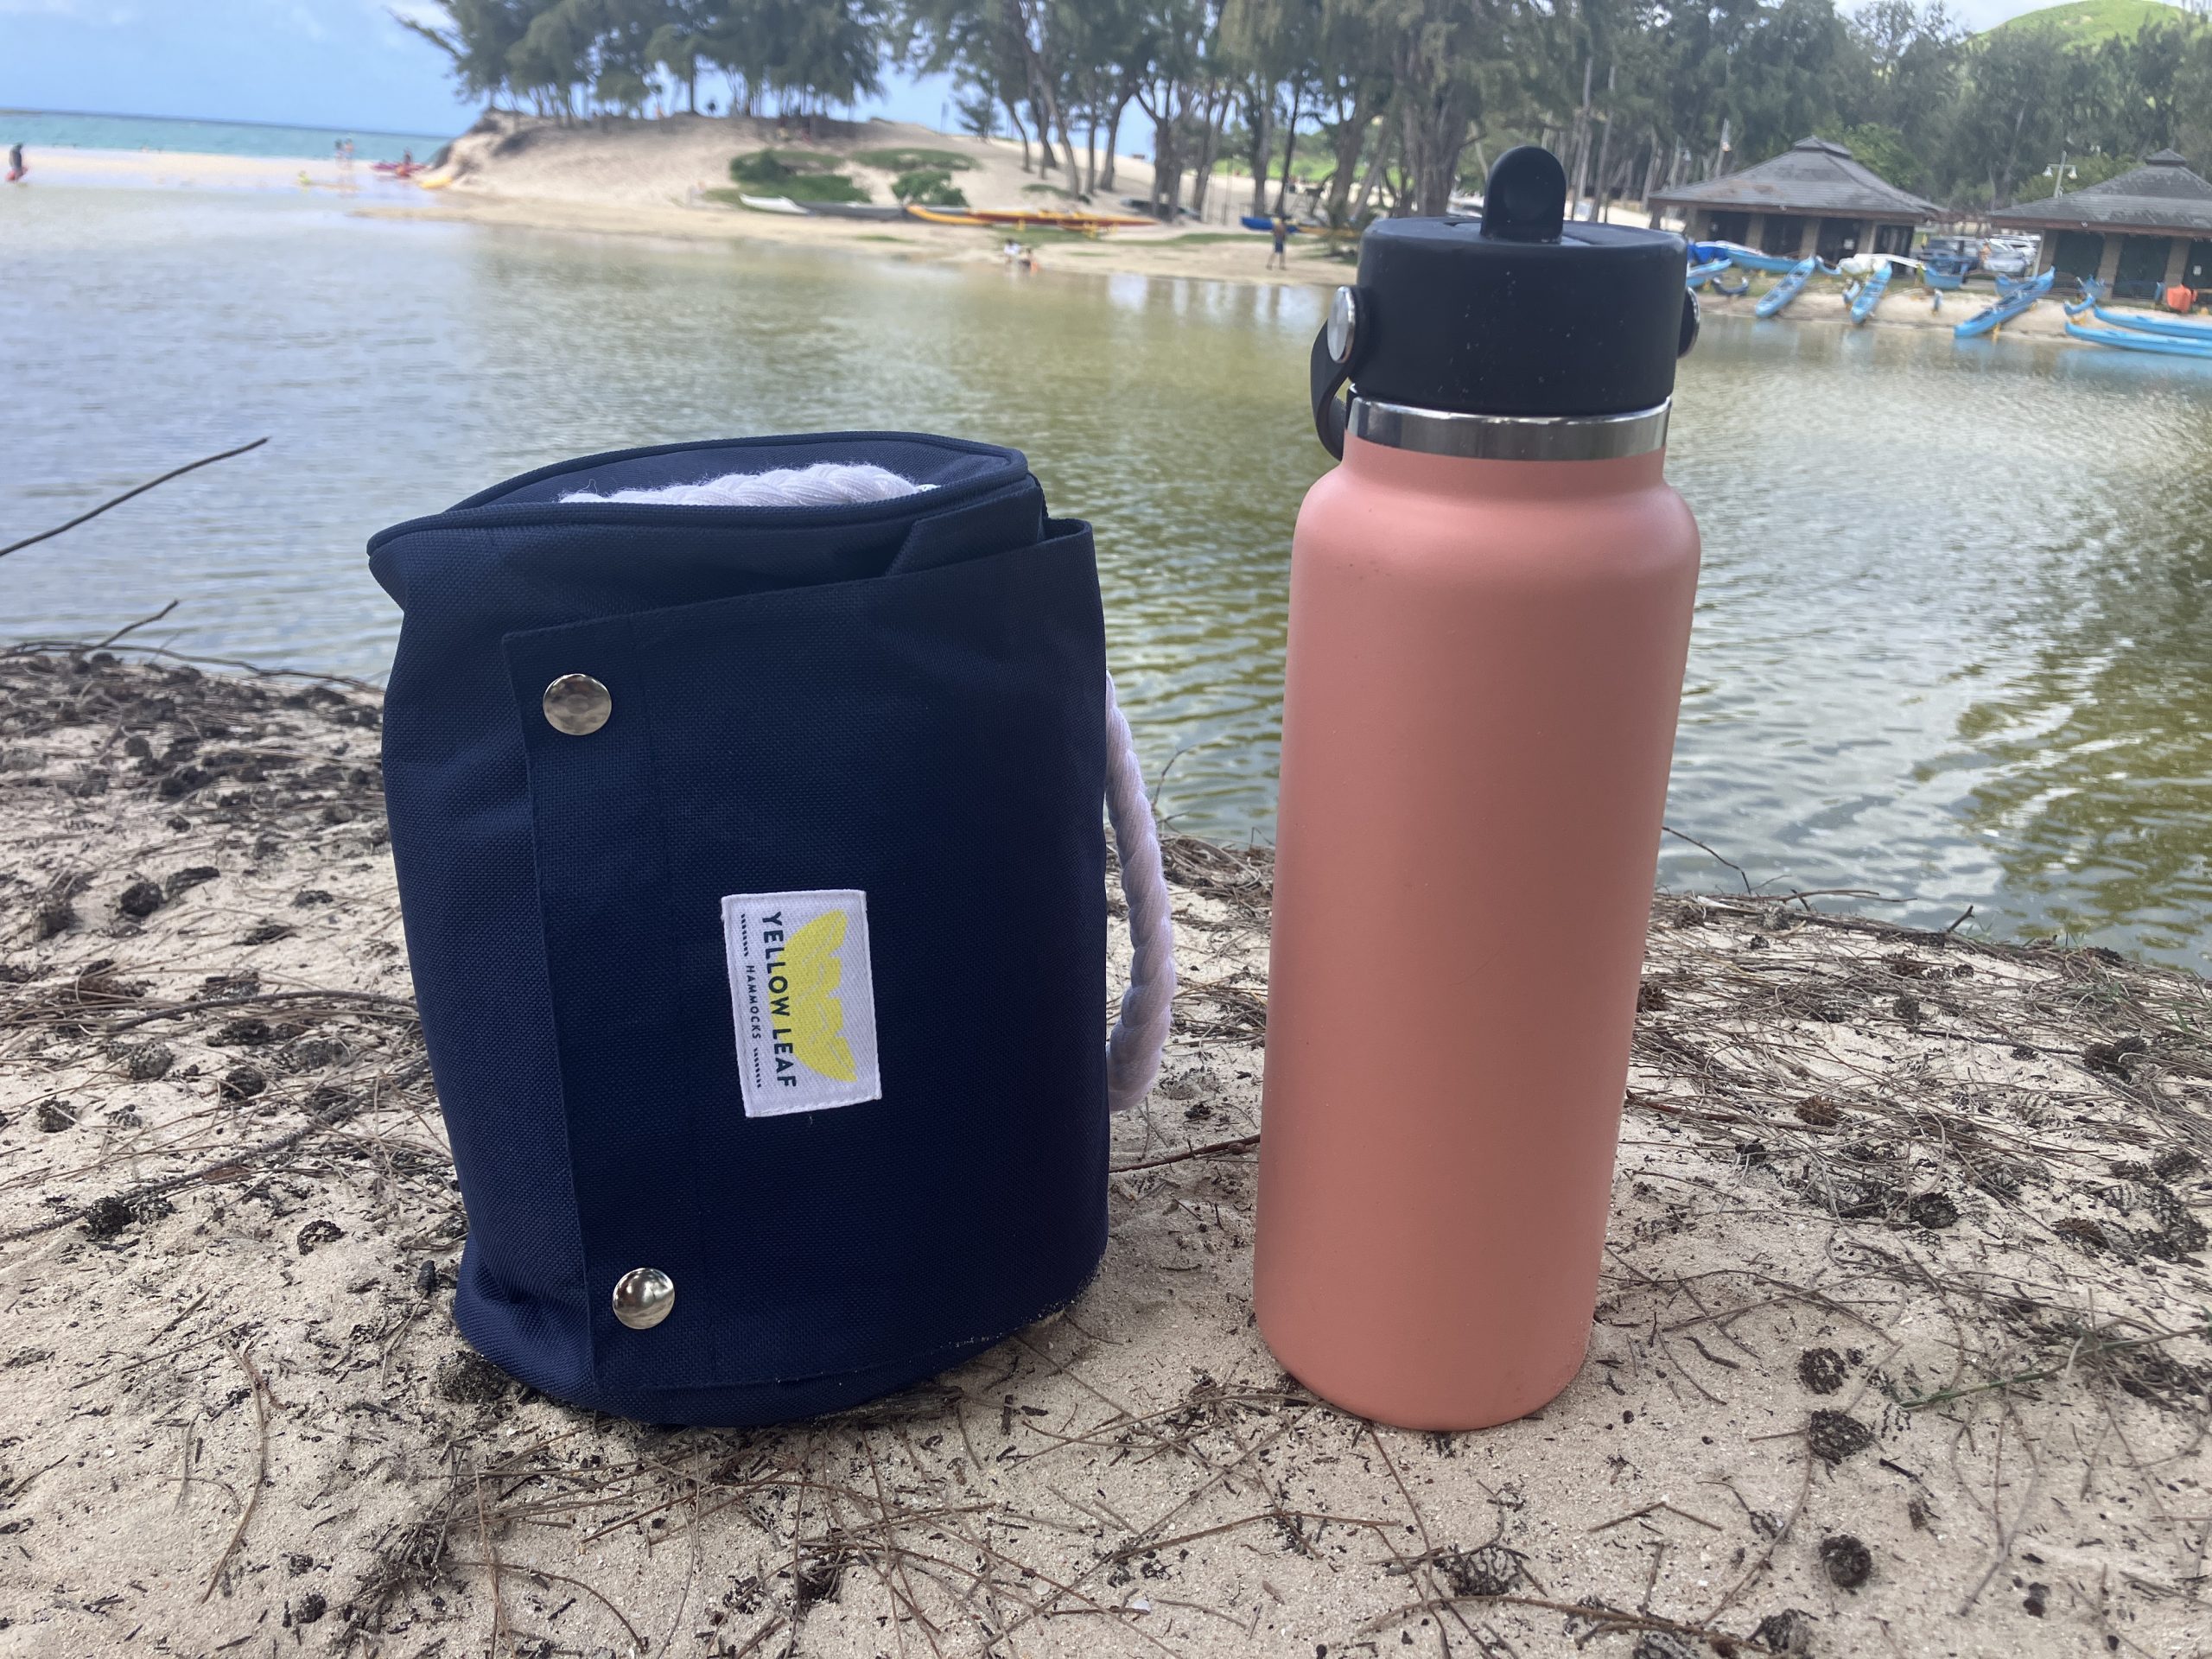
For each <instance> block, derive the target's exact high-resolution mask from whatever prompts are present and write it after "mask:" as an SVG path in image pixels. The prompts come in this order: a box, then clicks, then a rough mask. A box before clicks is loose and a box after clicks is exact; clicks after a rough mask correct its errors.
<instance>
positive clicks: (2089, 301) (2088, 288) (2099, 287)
mask: <svg viewBox="0 0 2212 1659" xmlns="http://www.w3.org/2000/svg"><path fill="white" fill-rule="evenodd" d="M2104 302H2105V286H2104V284H2103V283H2101V282H2099V281H2098V280H2097V279H2096V278H2095V277H2088V278H2087V279H2086V280H2084V281H2083V283H2082V297H2081V298H2080V299H2078V300H2069V301H2067V302H2066V315H2068V316H2069V317H2078V316H2080V315H2082V313H2083V312H2085V311H2094V310H2095V309H2096V308H2098V307H2099V306H2101V305H2102V304H2103V303H2104Z"/></svg>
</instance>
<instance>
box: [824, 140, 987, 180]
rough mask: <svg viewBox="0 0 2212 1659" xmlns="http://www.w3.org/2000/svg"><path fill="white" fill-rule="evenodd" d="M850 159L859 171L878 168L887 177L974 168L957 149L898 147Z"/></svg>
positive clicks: (868, 151)
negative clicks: (921, 170)
mask: <svg viewBox="0 0 2212 1659" xmlns="http://www.w3.org/2000/svg"><path fill="white" fill-rule="evenodd" d="M853 159H854V160H855V161H856V162H859V163H860V164H861V166H862V167H880V168H882V169H883V170H884V171H885V172H887V173H912V172H917V171H918V170H919V169H921V168H940V169H942V170H943V171H944V172H947V173H965V172H967V171H968V170H969V168H973V167H974V166H975V165H976V163H975V162H972V161H970V160H969V158H968V157H967V156H963V155H962V154H961V153H960V152H959V151H958V150H957V149H926V148H924V147H923V146H921V145H918V144H901V145H899V146H897V147H896V148H894V149H856V150H855V151H854V152H853Z"/></svg>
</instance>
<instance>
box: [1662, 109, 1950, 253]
mask: <svg viewBox="0 0 2212 1659" xmlns="http://www.w3.org/2000/svg"><path fill="white" fill-rule="evenodd" d="M1652 204H1653V206H1654V207H1673V208H1675V209H1677V210H1679V211H1680V212H1681V214H1682V217H1683V219H1684V221H1685V223H1686V225H1687V226H1688V231H1689V233H1690V235H1691V237H1692V238H1694V239H1697V240H1706V241H1716V242H1740V243H1743V244H1745V245H1746V246H1751V247H1757V248H1758V249H1759V250H1760V251H1762V252H1765V253H1771V254H1776V255H1779V256H1782V257H1792V258H1794V257H1802V254H1803V253H1805V252H1808V251H1811V252H1816V253H1818V254H1819V255H1820V257H1821V258H1823V259H1826V260H1828V261H1829V262H1830V263H1833V262H1834V261H1835V260H1837V259H1840V258H1843V257H1847V256H1848V255H1850V254H1853V253H1859V252H1862V251H1865V252H1873V253H1904V252H1908V251H1910V249H1911V246H1912V233H1913V232H1914V231H1915V230H1916V228H1917V227H1919V226H1923V225H1925V224H1927V223H1928V222H1929V220H1931V219H1936V217H1938V215H1939V214H1940V212H1941V210H1940V209H1939V208H1938V207H1936V204H1935V203H1934V202H1932V201H1929V200H1925V199H1924V198H1923V197H1920V196H1916V195H1914V194H1912V193H1911V192H1910V191H1909V190H1901V189H1899V188H1897V186H1896V185H1894V184H1891V182H1890V181H1888V180H1887V179H1885V178H1883V177H1882V176H1881V175H1879V174H1878V173H1875V172H1874V171H1872V169H1871V168H1867V167H1866V166H1864V165H1862V164H1861V163H1860V162H1856V161H1854V160H1853V159H1852V155H1851V152H1850V151H1849V150H1848V149H1845V148H1844V146H1843V145H1841V144H1839V143H1834V141H1833V140H1830V139H1827V138H1822V137H1817V136H1815V137H1807V138H1801V139H1799V140H1798V141H1797V142H1796V143H1794V144H1792V145H1791V146H1790V147H1789V149H1785V150H1784V151H1783V152H1782V154H1781V155H1779V156H1774V157H1772V158H1771V159H1770V160H1768V161H1764V162H1758V164H1757V165H1755V166H1752V167H1747V168H1745V169H1744V170H1743V171H1742V172H1740V173H1730V174H1726V175H1723V176H1722V177H1719V178H1715V179H1707V180H1705V181H1703V182H1702V183H1699V184H1689V185H1682V186H1680V187H1678V188H1675V189H1672V190H1662V191H1656V192H1655V193H1654V194H1653V195H1652ZM1807 226H1814V227H1815V245H1814V246H1813V247H1812V248H1811V249H1809V250H1808V249H1807V248H1805V246H1804V239H1805V231H1806V228H1807Z"/></svg>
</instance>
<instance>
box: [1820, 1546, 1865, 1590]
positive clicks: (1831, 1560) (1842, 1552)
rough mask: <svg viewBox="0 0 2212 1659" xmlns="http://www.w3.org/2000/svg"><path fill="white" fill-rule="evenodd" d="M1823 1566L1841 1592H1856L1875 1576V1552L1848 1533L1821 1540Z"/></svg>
mask: <svg viewBox="0 0 2212 1659" xmlns="http://www.w3.org/2000/svg"><path fill="white" fill-rule="evenodd" d="M1821 1566H1822V1567H1826V1568H1827V1575H1828V1581H1829V1582H1830V1583H1831V1584H1833V1585H1834V1586H1835V1587H1836V1588H1837V1589H1839V1590H1856V1589H1858V1588H1859V1586H1861V1585H1863V1584H1865V1583H1866V1580H1869V1579H1871V1578H1872V1577H1873V1576H1874V1555H1873V1552H1872V1551H1871V1550H1869V1549H1868V1548H1866V1545H1865V1544H1863V1543H1861V1542H1859V1540H1858V1539H1856V1538H1854V1537H1853V1536H1852V1535H1850V1534H1849V1533H1847V1532H1836V1533H1830V1534H1829V1535H1827V1537H1825V1538H1823V1539H1821Z"/></svg>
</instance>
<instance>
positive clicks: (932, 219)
mask: <svg viewBox="0 0 2212 1659" xmlns="http://www.w3.org/2000/svg"><path fill="white" fill-rule="evenodd" d="M906 215H907V217H908V218H910V219H920V220H921V221H922V222H923V223H924V224H927V225H995V226H1001V228H1003V229H1006V230H1027V229H1033V228H1034V229H1043V230H1054V231H1108V230H1115V229H1117V228H1120V227H1123V226H1128V227H1129V228H1133V229H1134V228H1135V227H1138V226H1146V225H1157V224H1158V223H1159V222H1160V221H1159V220H1158V219H1135V218H1131V217H1129V216H1128V215H1127V214H1122V213H1086V212H1084V211H1082V210H1080V209H1077V208H1065V209H1064V208H1053V207H958V208H953V207H923V206H921V204H920V203H918V202H912V201H910V202H908V203H907V204H906Z"/></svg>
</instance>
